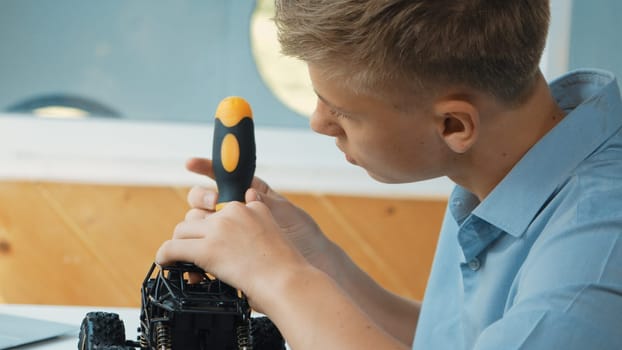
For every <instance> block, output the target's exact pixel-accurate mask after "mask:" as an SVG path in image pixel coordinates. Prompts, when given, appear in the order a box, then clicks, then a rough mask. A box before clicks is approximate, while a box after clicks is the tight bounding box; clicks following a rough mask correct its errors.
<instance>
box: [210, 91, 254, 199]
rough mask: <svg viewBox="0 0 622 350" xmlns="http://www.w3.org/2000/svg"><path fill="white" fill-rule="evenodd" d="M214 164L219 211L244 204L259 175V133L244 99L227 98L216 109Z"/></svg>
mask: <svg viewBox="0 0 622 350" xmlns="http://www.w3.org/2000/svg"><path fill="white" fill-rule="evenodd" d="M212 161H213V169H214V175H215V178H216V186H217V187H218V201H217V203H216V210H220V209H221V208H222V207H223V206H224V205H225V204H227V203H229V202H232V201H238V202H244V194H245V193H246V190H247V189H248V188H249V187H250V186H251V182H252V181H253V176H254V174H255V132H254V123H253V112H252V110H251V107H250V105H249V104H248V102H246V100H244V99H243V98H241V97H238V96H229V97H226V98H224V99H223V100H222V101H221V102H220V103H219V104H218V108H216V116H215V120H214V144H213V147H212Z"/></svg>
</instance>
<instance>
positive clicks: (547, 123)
mask: <svg viewBox="0 0 622 350" xmlns="http://www.w3.org/2000/svg"><path fill="white" fill-rule="evenodd" d="M480 112H481V115H480V116H481V123H480V131H479V132H480V134H479V140H478V142H477V143H476V145H474V146H473V149H471V150H470V151H469V152H468V154H465V155H464V157H461V158H460V160H458V161H457V163H456V164H457V165H458V166H457V167H456V169H457V170H458V171H457V172H455V173H454V174H451V175H450V176H449V177H450V178H452V180H454V181H455V182H456V183H458V184H459V185H461V186H463V187H465V188H466V189H468V190H470V191H471V192H472V193H473V194H475V195H476V196H477V197H478V198H479V199H480V200H483V199H484V198H485V197H486V196H487V195H488V194H489V193H490V192H491V191H492V190H493V189H494V188H495V187H496V186H497V184H499V182H501V180H502V179H503V178H504V177H505V176H506V175H507V174H508V173H509V172H510V170H511V169H512V168H513V167H514V165H515V164H516V163H517V162H518V161H519V160H520V159H521V158H522V157H523V156H524V155H525V153H527V151H529V149H530V148H531V147H532V146H533V145H534V144H536V143H537V142H538V141H539V140H540V139H541V138H542V137H543V136H544V135H545V134H546V133H548V132H549V131H550V130H551V129H553V127H555V125H557V123H559V122H560V121H561V120H562V119H563V117H564V116H565V113H564V111H563V110H562V109H561V108H560V107H559V106H558V105H557V103H556V101H555V99H554V98H553V96H552V95H551V92H550V90H549V87H548V84H547V83H546V81H545V79H544V77H543V76H542V74H539V76H538V78H537V81H536V83H535V88H534V91H533V93H532V94H531V95H530V97H529V98H528V99H527V101H526V102H525V103H523V104H521V105H520V106H519V107H516V108H513V109H507V107H506V106H502V105H500V104H498V103H486V102H485V103H482V105H480Z"/></svg>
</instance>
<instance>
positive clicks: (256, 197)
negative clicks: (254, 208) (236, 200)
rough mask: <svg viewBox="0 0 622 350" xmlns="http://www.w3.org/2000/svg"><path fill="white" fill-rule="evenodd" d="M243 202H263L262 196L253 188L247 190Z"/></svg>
mask: <svg viewBox="0 0 622 350" xmlns="http://www.w3.org/2000/svg"><path fill="white" fill-rule="evenodd" d="M244 200H245V201H246V203H250V202H263V196H262V195H260V194H259V192H258V191H257V190H256V189H254V188H249V189H248V190H246V193H245V194H244Z"/></svg>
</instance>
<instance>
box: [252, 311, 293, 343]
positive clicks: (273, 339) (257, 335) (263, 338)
mask: <svg viewBox="0 0 622 350" xmlns="http://www.w3.org/2000/svg"><path fill="white" fill-rule="evenodd" d="M251 335H252V337H253V350H285V340H284V339H283V336H282V335H281V332H280V331H279V329H278V328H276V326H275V325H274V323H272V321H270V319H269V318H267V317H255V318H253V319H252V320H251Z"/></svg>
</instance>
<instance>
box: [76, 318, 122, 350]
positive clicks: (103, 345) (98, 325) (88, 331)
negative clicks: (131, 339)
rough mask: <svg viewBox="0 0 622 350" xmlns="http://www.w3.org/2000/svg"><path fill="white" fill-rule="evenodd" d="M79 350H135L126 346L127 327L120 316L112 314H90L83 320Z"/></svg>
mask: <svg viewBox="0 0 622 350" xmlns="http://www.w3.org/2000/svg"><path fill="white" fill-rule="evenodd" d="M78 349H79V350H134V348H133V347H129V346H125V326H124V325H123V321H121V319H119V315H118V314H115V313H110V312H99V311H98V312H89V313H87V314H86V316H85V317H84V319H83V320H82V325H81V326H80V336H79V338H78Z"/></svg>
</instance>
